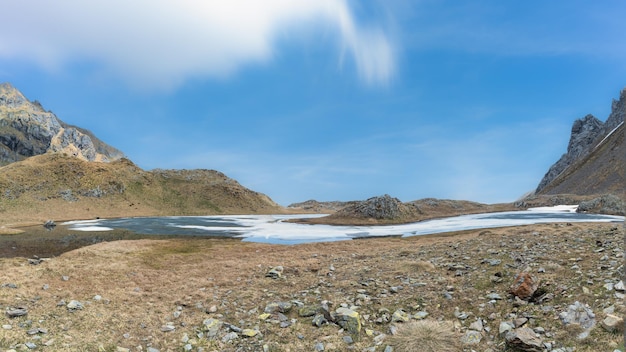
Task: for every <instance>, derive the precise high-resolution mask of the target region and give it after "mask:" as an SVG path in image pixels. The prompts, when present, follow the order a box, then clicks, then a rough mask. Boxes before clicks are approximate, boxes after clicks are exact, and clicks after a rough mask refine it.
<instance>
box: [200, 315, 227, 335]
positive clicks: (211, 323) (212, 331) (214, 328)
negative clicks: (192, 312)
mask: <svg viewBox="0 0 626 352" xmlns="http://www.w3.org/2000/svg"><path fill="white" fill-rule="evenodd" d="M223 324H224V323H223V322H222V321H221V320H218V319H213V318H208V319H205V320H204V321H203V322H202V325H203V329H204V331H205V332H206V335H207V337H208V338H215V336H217V333H218V332H219V330H220V329H221V328H222V325H223Z"/></svg>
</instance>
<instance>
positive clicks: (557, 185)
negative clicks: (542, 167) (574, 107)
mask: <svg viewBox="0 0 626 352" xmlns="http://www.w3.org/2000/svg"><path fill="white" fill-rule="evenodd" d="M624 116H626V88H624V89H623V90H622V91H621V94H620V98H619V99H618V100H614V101H613V104H612V109H611V114H610V115H609V117H608V118H607V120H606V122H604V123H602V122H601V121H600V120H598V119H597V118H596V117H594V116H592V115H587V116H585V117H583V118H582V119H578V120H576V121H574V124H573V126H572V131H571V137H570V141H569V145H568V147H567V153H565V154H563V156H561V158H560V159H559V160H558V161H557V162H556V163H555V164H554V165H552V166H551V167H550V169H549V170H548V172H547V173H546V175H545V176H544V177H543V179H542V180H541V182H540V183H539V186H538V187H537V189H536V191H535V193H536V194H537V195H555V194H575V195H585V196H597V195H602V194H613V195H615V196H617V197H620V198H622V199H626V178H625V176H624V172H625V170H626V145H625V144H624Z"/></svg>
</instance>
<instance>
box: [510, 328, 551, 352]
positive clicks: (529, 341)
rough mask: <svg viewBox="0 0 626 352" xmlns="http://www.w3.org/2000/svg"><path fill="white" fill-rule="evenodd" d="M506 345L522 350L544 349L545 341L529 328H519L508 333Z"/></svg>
mask: <svg viewBox="0 0 626 352" xmlns="http://www.w3.org/2000/svg"><path fill="white" fill-rule="evenodd" d="M505 339H506V345H507V346H508V347H509V348H512V349H515V350H520V351H536V352H541V351H543V342H542V341H541V339H540V338H538V337H537V336H536V335H535V332H534V331H532V329H529V328H519V329H515V330H512V331H509V332H507V333H506V336H505Z"/></svg>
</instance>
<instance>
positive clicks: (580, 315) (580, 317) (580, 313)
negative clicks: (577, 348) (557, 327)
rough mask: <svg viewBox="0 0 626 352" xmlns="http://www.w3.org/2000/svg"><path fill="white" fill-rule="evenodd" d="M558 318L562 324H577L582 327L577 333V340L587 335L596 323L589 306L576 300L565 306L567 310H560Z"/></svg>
mask: <svg viewBox="0 0 626 352" xmlns="http://www.w3.org/2000/svg"><path fill="white" fill-rule="evenodd" d="M559 318H560V319H561V321H562V322H563V324H564V325H570V324H577V325H580V327H581V328H583V329H584V331H583V332H582V333H580V334H579V335H578V339H579V340H583V339H585V338H587V337H588V336H589V331H591V329H593V327H594V326H595V325H596V319H595V318H596V315H595V314H594V313H593V311H592V310H591V308H589V307H588V306H586V305H583V304H581V303H580V302H578V301H576V302H574V304H572V305H570V306H569V307H567V311H565V312H561V313H560V314H559Z"/></svg>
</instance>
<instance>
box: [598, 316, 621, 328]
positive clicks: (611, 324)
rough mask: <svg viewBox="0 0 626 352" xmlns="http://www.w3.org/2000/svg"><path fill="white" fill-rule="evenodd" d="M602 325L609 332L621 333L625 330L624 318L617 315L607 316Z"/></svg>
mask: <svg viewBox="0 0 626 352" xmlns="http://www.w3.org/2000/svg"><path fill="white" fill-rule="evenodd" d="M600 325H602V327H603V328H604V329H605V330H606V331H608V332H620V331H623V330H624V318H623V317H618V316H617V315H613V314H607V316H606V318H604V320H602V322H600Z"/></svg>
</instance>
